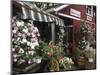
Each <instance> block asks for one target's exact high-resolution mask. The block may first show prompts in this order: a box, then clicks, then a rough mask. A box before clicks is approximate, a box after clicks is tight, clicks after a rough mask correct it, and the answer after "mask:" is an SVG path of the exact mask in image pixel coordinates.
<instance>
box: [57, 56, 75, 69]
mask: <svg viewBox="0 0 100 75" xmlns="http://www.w3.org/2000/svg"><path fill="white" fill-rule="evenodd" d="M59 64H60V67H63V69H64V70H68V69H71V68H72V65H73V64H74V62H73V61H72V59H71V58H69V57H61V58H59Z"/></svg>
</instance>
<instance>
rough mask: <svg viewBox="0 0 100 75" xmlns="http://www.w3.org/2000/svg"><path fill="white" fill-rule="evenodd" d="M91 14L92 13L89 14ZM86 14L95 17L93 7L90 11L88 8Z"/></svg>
mask: <svg viewBox="0 0 100 75" xmlns="http://www.w3.org/2000/svg"><path fill="white" fill-rule="evenodd" d="M89 12H90V13H89ZM86 14H87V15H89V16H91V17H93V6H91V8H90V11H89V8H88V6H86Z"/></svg>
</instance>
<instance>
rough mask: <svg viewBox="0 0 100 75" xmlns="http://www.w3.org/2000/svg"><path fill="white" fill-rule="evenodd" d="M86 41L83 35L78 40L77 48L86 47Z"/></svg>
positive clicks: (82, 48)
mask: <svg viewBox="0 0 100 75" xmlns="http://www.w3.org/2000/svg"><path fill="white" fill-rule="evenodd" d="M87 43H88V41H87V40H85V37H83V38H82V39H81V40H80V41H79V48H80V49H81V50H84V49H85V48H86V45H87Z"/></svg>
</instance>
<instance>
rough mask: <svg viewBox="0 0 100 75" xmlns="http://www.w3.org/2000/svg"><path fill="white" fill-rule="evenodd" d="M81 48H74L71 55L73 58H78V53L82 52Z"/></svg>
mask: <svg viewBox="0 0 100 75" xmlns="http://www.w3.org/2000/svg"><path fill="white" fill-rule="evenodd" d="M82 52H83V51H82V50H81V49H80V48H76V49H75V50H74V55H73V57H74V58H75V59H78V58H79V57H80V55H81V54H82Z"/></svg>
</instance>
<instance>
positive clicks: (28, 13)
mask: <svg viewBox="0 0 100 75" xmlns="http://www.w3.org/2000/svg"><path fill="white" fill-rule="evenodd" d="M13 2H14V4H16V5H17V6H19V7H20V8H21V10H22V13H21V14H20V17H21V18H22V19H32V20H34V21H40V22H55V23H56V25H59V26H64V22H63V20H62V19H60V18H58V17H56V16H54V15H51V14H49V13H46V12H44V11H42V10H40V9H39V8H37V7H36V6H34V5H31V4H29V3H25V2H21V1H13Z"/></svg>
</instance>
